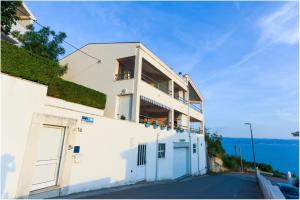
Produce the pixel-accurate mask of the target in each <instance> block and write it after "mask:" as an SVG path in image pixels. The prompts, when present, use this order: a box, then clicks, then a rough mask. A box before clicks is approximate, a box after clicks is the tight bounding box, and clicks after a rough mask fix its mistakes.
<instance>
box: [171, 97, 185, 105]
mask: <svg viewBox="0 0 300 200" xmlns="http://www.w3.org/2000/svg"><path fill="white" fill-rule="evenodd" d="M174 99H176V100H178V101H179V102H181V103H183V104H186V105H187V104H188V101H187V100H185V99H184V98H182V97H180V96H178V95H174Z"/></svg>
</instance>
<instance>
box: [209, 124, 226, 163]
mask: <svg viewBox="0 0 300 200" xmlns="http://www.w3.org/2000/svg"><path fill="white" fill-rule="evenodd" d="M205 141H206V144H207V154H208V156H209V157H211V156H216V157H219V158H222V157H223V155H224V154H225V150H224V148H223V146H222V136H221V135H218V133H217V132H214V133H210V131H209V129H206V128H205Z"/></svg>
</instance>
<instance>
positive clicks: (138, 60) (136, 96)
mask: <svg viewBox="0 0 300 200" xmlns="http://www.w3.org/2000/svg"><path fill="white" fill-rule="evenodd" d="M141 51H142V50H141V49H140V47H139V46H138V47H137V49H136V55H135V64H134V93H133V95H132V121H134V122H137V123H138V122H139V115H140V96H141V95H140V83H141V80H142V79H141V77H142V52H141Z"/></svg>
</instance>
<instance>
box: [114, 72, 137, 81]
mask: <svg viewBox="0 0 300 200" xmlns="http://www.w3.org/2000/svg"><path fill="white" fill-rule="evenodd" d="M132 78H133V72H126V73H119V74H116V75H115V80H116V81H118V80H128V79H132Z"/></svg>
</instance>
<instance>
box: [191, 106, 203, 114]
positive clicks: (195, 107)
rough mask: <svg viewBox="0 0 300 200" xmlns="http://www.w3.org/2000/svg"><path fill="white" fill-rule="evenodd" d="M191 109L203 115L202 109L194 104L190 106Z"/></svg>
mask: <svg viewBox="0 0 300 200" xmlns="http://www.w3.org/2000/svg"><path fill="white" fill-rule="evenodd" d="M190 107H191V108H193V109H194V110H196V111H198V112H201V113H203V110H202V108H200V107H197V106H195V105H194V104H190Z"/></svg>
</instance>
